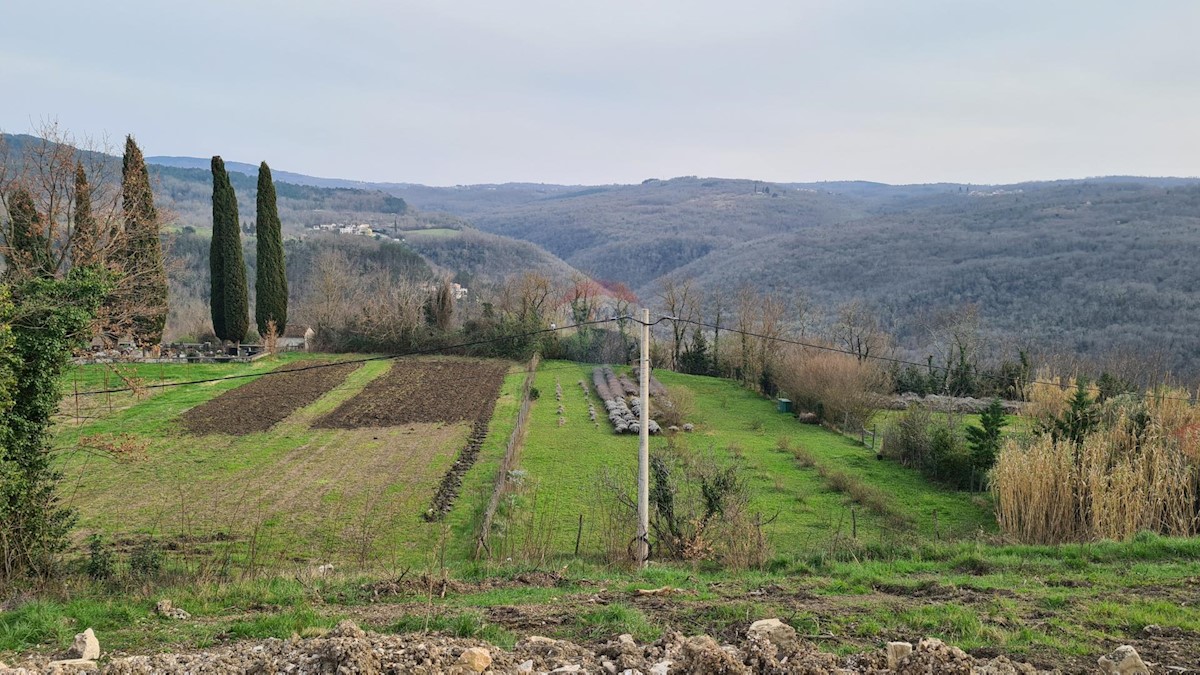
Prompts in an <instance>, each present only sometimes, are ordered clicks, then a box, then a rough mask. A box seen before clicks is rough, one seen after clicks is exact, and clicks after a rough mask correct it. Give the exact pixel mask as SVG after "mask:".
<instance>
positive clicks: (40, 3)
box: [0, 0, 1200, 185]
mask: <svg viewBox="0 0 1200 675" xmlns="http://www.w3.org/2000/svg"><path fill="white" fill-rule="evenodd" d="M1198 29H1200V2H1193V1H1191V0H1179V1H1161V2H1156V1H1153V0H1147V1H1145V2H1130V1H1128V0H1116V1H1107V0H1079V1H1074V2H1066V1H1061V2H1055V1H1053V0H1049V1H1047V0H1038V1H1034V2H1025V1H1014V0H1005V1H1003V2H1000V1H997V2H972V1H967V0H946V1H939V0H927V1H920V2H918V1H912V2H897V1H895V0H880V1H879V2H854V1H849V0H829V1H828V2H805V1H801V0H781V1H778V2H753V1H745V0H740V1H736V2H735V1H733V0H725V1H722V2H707V1H700V0H687V1H680V2H659V1H655V0H640V1H638V2H623V1H619V0H599V1H594V2H593V1H590V0H586V1H581V0H549V1H546V2H518V1H508V2H502V1H499V0H487V1H483V2H473V1H464V0H431V1H412V2H355V1H353V0H344V1H342V2H307V1H295V0H289V1H279V2H256V1H250V0H242V1H239V2H233V1H228V2H227V1H214V0H205V1H203V2H195V1H192V2H182V1H174V0H136V1H131V0H122V1H121V2H95V1H94V0H87V1H80V2H60V1H56V0H6V1H5V2H4V3H3V4H2V5H0V91H3V92H4V94H3V98H4V102H3V104H0V129H3V130H4V131H8V132H15V133H21V132H27V131H29V130H30V129H31V128H32V127H33V126H34V125H35V124H36V123H37V122H38V121H39V120H42V119H46V118H54V119H57V120H58V121H59V122H60V123H61V124H62V125H63V126H64V127H66V128H68V129H70V130H71V131H73V132H75V133H76V134H89V135H93V136H97V135H101V134H104V133H107V134H109V135H110V136H111V137H112V138H113V139H114V140H120V137H122V136H123V135H124V134H125V133H129V132H132V133H133V134H134V135H135V136H136V137H137V138H138V140H139V142H140V143H141V144H142V147H143V149H144V150H145V152H146V154H148V155H192V156H200V157H208V156H210V155H213V154H221V155H223V156H224V157H225V158H226V159H227V160H239V161H248V162H258V161H260V160H263V159H266V160H267V161H269V162H270V163H271V165H272V167H273V168H275V169H277V170H289V171H297V172H301V173H307V174H313V175H319V176H332V177H339V178H354V179H362V180H373V181H404V182H419V183H426V184H432V185H453V184H468V183H483V182H507V181H535V182H552V183H612V182H620V183H628V182H637V181H641V180H642V179H645V178H650V177H658V178H667V177H672V176H680V175H700V176H721V177H730V178H734V177H740V178H756V179H763V180H772V181H811V180H841V179H865V180H877V181H885V182H891V183H912V182H929V181H955V182H975V183H1004V182H1015V181H1020V180H1026V179H1046V178H1066V177H1084V176H1096V175H1110V174H1137V175H1185V176H1195V175H1200V116H1198V114H1197V111H1200V38H1197V36H1196V34H1197V32H1198Z"/></svg>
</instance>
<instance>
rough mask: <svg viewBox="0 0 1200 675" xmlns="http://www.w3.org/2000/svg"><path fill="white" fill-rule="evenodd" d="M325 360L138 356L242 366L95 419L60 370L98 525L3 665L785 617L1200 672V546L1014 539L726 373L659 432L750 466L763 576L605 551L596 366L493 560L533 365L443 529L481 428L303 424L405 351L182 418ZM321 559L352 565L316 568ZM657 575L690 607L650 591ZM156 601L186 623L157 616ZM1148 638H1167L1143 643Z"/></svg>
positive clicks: (696, 381)
mask: <svg viewBox="0 0 1200 675" xmlns="http://www.w3.org/2000/svg"><path fill="white" fill-rule="evenodd" d="M308 358H314V357H312V356H308V355H300V354H289V355H285V356H282V357H281V358H280V359H279V360H276V361H272V362H268V361H260V362H255V363H253V364H190V365H169V366H158V365H143V366H136V367H123V371H122V374H123V375H124V377H125V378H131V377H137V378H141V380H142V382H141V383H139V385H140V384H154V383H158V382H163V383H167V382H172V381H174V382H182V381H187V380H193V379H210V378H220V377H227V376H230V375H247V376H249V377H247V378H244V379H236V380H225V381H216V382H210V383H205V384H198V385H188V386H180V387H164V388H161V389H156V388H145V387H141V386H139V387H137V388H138V389H139V392H138V393H136V394H130V393H127V392H125V393H119V394H112V395H111V396H106V395H101V396H95V397H82V396H81V400H83V399H87V398H92V399H103V400H104V402H103V404H97V403H95V402H94V401H93V402H92V403H91V405H90V407H88V408H87V410H86V412H85V411H84V410H83V405H82V404H81V410H80V412H78V413H77V412H76V410H75V407H74V396H73V392H74V390H75V388H76V387H78V388H79V390H80V391H83V392H86V391H93V390H97V389H104V388H108V387H113V386H114V378H116V376H115V375H114V373H113V372H112V370H111V369H109V368H107V367H106V366H100V365H92V366H84V367H79V368H76V369H74V370H72V371H71V372H70V373H68V374H67V376H66V387H67V391H68V396H67V398H66V399H65V400H64V405H63V410H62V413H61V415H60V419H59V420H58V424H57V428H56V432H57V436H56V443H57V447H58V448H59V450H60V452H61V454H60V457H61V464H60V466H61V468H62V470H63V471H64V474H65V480H64V483H63V493H64V497H65V499H66V500H67V502H68V503H69V504H71V505H72V506H74V507H75V508H76V509H77V510H78V512H79V515H80V522H79V526H78V528H77V530H76V547H75V548H74V549H73V550H72V551H71V552H70V553H69V554H68V558H69V563H70V565H71V569H72V570H74V572H73V574H72V575H70V576H68V577H67V578H66V581H65V582H64V584H63V585H62V586H61V587H59V588H57V589H54V590H52V591H51V592H49V593H44V594H42V596H41V597H40V598H39V599H37V600H34V601H31V602H26V603H24V604H21V605H19V606H18V607H16V608H15V609H14V610H13V611H7V612H3V613H0V660H8V661H10V662H11V659H12V657H13V656H14V655H16V654H21V653H28V652H31V651H33V652H41V653H56V652H59V651H61V650H62V649H63V648H64V647H65V646H66V645H67V644H69V642H70V640H71V637H72V636H73V635H74V634H75V633H76V632H78V631H79V630H82V628H84V627H88V626H90V627H93V628H94V629H95V630H96V632H97V633H98V634H99V635H100V636H101V640H102V641H103V643H104V645H105V649H106V650H118V651H125V652H137V651H158V650H168V649H170V650H177V649H195V648H203V647H207V646H212V645H220V644H225V643H228V642H232V641H236V640H240V639H250V638H265V637H279V638H286V637H289V636H291V635H293V634H299V635H301V636H308V635H317V634H320V633H322V632H324V631H325V630H327V629H329V628H330V627H332V626H333V625H335V624H336V623H337V621H339V620H341V619H344V618H350V619H353V620H355V621H356V622H358V623H359V624H360V625H362V626H364V627H366V628H369V629H373V630H377V631H382V632H392V633H408V632H439V633H443V634H450V635H456V636H462V637H475V638H481V639H486V640H489V641H491V642H493V643H495V644H498V645H501V646H511V645H512V644H513V643H514V642H515V641H516V640H517V639H518V638H519V637H520V636H522V635H526V634H529V633H530V632H533V633H537V634H543V635H549V636H551V637H561V638H570V639H574V640H578V641H583V642H598V641H604V640H607V639H609V638H611V637H612V636H613V635H616V634H619V633H626V632H627V633H632V634H633V635H635V636H637V637H638V638H639V639H645V640H652V639H655V638H657V637H658V636H660V635H662V634H663V633H664V632H666V631H674V630H678V631H682V632H684V633H685V634H696V633H707V634H710V635H713V636H714V637H716V638H717V639H718V640H730V639H733V638H734V637H735V636H736V635H738V634H740V632H741V631H744V630H745V627H746V625H747V624H748V623H749V622H750V621H753V620H755V619H759V618H767V617H780V618H782V619H784V620H785V621H786V622H788V623H789V624H791V625H792V626H794V627H796V628H797V629H798V630H799V631H800V632H801V634H803V635H806V636H808V638H809V639H811V640H813V641H815V642H817V643H818V644H820V645H821V646H822V648H824V649H826V650H828V651H834V652H838V653H852V652H860V651H865V650H871V649H877V648H878V647H879V645H880V644H881V643H882V642H884V641H886V640H891V639H907V640H913V639H917V638H920V637H923V636H932V637H938V638H942V639H944V640H947V641H948V642H950V643H952V644H955V645H957V646H959V647H962V648H964V649H967V650H970V651H972V652H973V653H975V654H977V655H989V654H995V653H1000V652H1002V653H1005V654H1010V655H1015V656H1018V657H1021V658H1024V659H1027V660H1029V661H1030V662H1032V663H1034V664H1036V665H1038V666H1039V667H1043V668H1053V667H1058V668H1063V669H1066V670H1068V671H1085V670H1087V669H1089V668H1091V667H1093V666H1094V664H1095V662H1096V658H1097V657H1098V656H1099V655H1101V654H1105V653H1108V652H1109V651H1111V650H1112V648H1113V647H1115V646H1117V645H1119V644H1135V645H1136V646H1137V647H1138V649H1139V650H1140V651H1142V652H1143V655H1147V654H1149V655H1154V654H1160V655H1165V656H1161V658H1173V657H1171V654H1176V655H1179V654H1182V655H1183V658H1191V657H1193V656H1195V657H1197V658H1200V652H1197V651H1196V649H1195V648H1194V647H1189V646H1188V645H1189V644H1192V645H1194V644H1200V641H1196V642H1192V641H1191V640H1192V638H1193V637H1196V636H1200V606H1197V605H1196V603H1194V602H1193V600H1194V597H1195V592H1196V579H1197V578H1200V540H1196V539H1177V538H1168V537H1161V536H1157V535H1154V534H1150V533H1143V534H1140V535H1138V536H1137V537H1135V538H1134V539H1133V540H1132V541H1128V542H1124V543H1115V542H1096V543H1086V544H1066V545H1059V546H1027V545H1011V544H1008V543H1006V542H1005V541H1004V540H1003V538H1002V537H1001V536H1000V535H999V533H998V531H997V527H996V521H995V516H994V514H993V505H992V503H991V497H990V495H988V494H977V493H975V494H973V493H967V492H960V491H955V490H948V489H945V488H943V487H941V486H939V485H937V484H933V483H930V482H929V481H927V480H926V479H925V478H924V477H922V475H921V474H920V473H919V472H917V471H915V470H912V469H909V468H906V467H903V466H900V465H899V464H898V463H896V462H894V461H892V460H888V459H884V460H880V459H877V458H876V455H875V453H874V452H873V451H872V450H871V449H870V448H869V447H864V446H863V445H861V444H860V443H859V442H858V441H857V439H852V438H849V437H846V436H843V435H840V434H837V433H835V432H832V431H829V430H827V429H824V428H822V427H817V426H809V425H803V424H799V423H797V422H796V420H795V419H793V418H792V417H791V416H790V415H787V414H781V413H778V412H776V410H775V406H774V404H773V402H772V401H770V400H767V399H764V398H762V397H760V396H757V395H755V394H753V393H751V392H749V391H746V390H744V389H742V388H740V387H738V386H737V385H736V384H735V383H732V382H729V381H724V380H719V379H715V378H706V377H696V376H688V375H680V374H676V373H670V372H658V373H656V375H657V377H658V378H659V379H660V380H661V381H662V382H663V384H664V385H666V386H667V387H668V388H669V389H671V390H672V391H680V390H686V391H687V392H689V393H690V398H691V399H692V403H691V410H690V412H689V413H688V414H687V416H686V419H687V421H690V422H691V423H693V424H694V425H695V430H694V432H692V433H679V434H676V435H675V436H674V437H673V440H668V438H667V437H657V436H656V437H652V439H651V444H652V451H664V450H667V449H668V448H667V446H668V444H672V445H673V451H674V452H681V453H691V454H692V455H695V456H698V457H703V458H705V459H706V461H710V462H712V463H713V464H714V465H716V466H735V467H737V473H738V475H739V476H740V477H741V478H742V479H743V480H745V481H746V484H747V486H748V488H749V495H750V508H751V509H753V510H754V511H755V512H757V513H759V514H761V515H762V517H763V520H764V521H766V522H767V524H766V525H765V526H764V528H763V529H764V532H765V534H766V535H767V537H768V540H769V548H770V555H769V557H768V559H767V561H766V564H765V565H763V567H762V568H761V569H756V570H744V571H732V570H728V569H720V568H719V567H717V566H715V565H711V564H701V563H672V562H659V561H654V562H652V563H651V565H650V566H649V567H648V568H647V569H644V570H630V569H629V568H628V567H627V566H626V565H622V564H614V563H612V562H611V561H610V558H609V557H606V552H610V549H611V547H612V545H613V542H614V541H616V542H617V543H618V545H620V544H622V543H623V542H624V541H625V538H626V537H627V536H632V532H626V531H625V529H626V525H627V522H628V521H623V522H622V523H618V524H619V525H620V527H616V528H614V522H616V521H614V520H613V519H612V511H613V509H611V508H608V507H605V506H604V504H605V503H606V502H608V503H611V502H612V498H613V490H614V489H628V490H629V491H630V492H631V491H632V489H633V484H634V483H633V482H634V477H635V468H636V462H637V447H638V439H637V437H636V436H633V435H625V436H617V435H615V434H614V433H613V432H612V430H611V428H610V426H609V423H608V421H607V419H606V418H605V416H604V408H603V405H602V404H601V402H600V401H599V400H598V399H597V398H596V396H595V393H594V390H593V388H592V385H591V372H592V366H590V365H585V364H577V363H571V362H564V361H548V362H543V363H542V364H541V366H540V368H539V370H538V372H537V373H536V376H535V380H534V386H535V387H536V389H537V392H538V395H537V398H536V400H535V401H534V402H533V404H532V407H531V412H530V418H529V424H528V427H527V435H526V438H525V441H524V443H523V445H521V446H520V450H519V454H518V456H517V461H516V464H515V466H516V470H515V471H514V472H513V473H512V475H511V476H510V491H509V492H506V493H505V494H504V498H503V499H502V500H501V507H500V510H499V512H498V515H497V518H496V521H495V526H494V529H493V534H492V547H491V553H492V555H490V556H485V557H484V558H483V559H481V560H475V559H474V553H475V542H476V538H477V536H478V531H479V525H480V522H481V520H482V513H483V510H484V507H485V505H486V503H487V501H488V499H489V497H490V495H491V492H492V489H493V486H494V484H495V482H496V478H497V475H496V474H497V471H498V468H499V466H500V462H501V459H502V457H503V453H504V450H505V446H506V443H507V441H508V438H509V436H510V434H511V433H512V431H513V428H514V425H515V421H516V417H517V413H518V410H519V408H520V405H521V400H520V395H521V390H522V385H523V382H524V380H525V377H526V374H525V372H524V369H523V368H521V367H519V366H514V367H513V368H512V369H511V370H510V371H509V373H508V375H507V376H506V378H505V380H504V383H503V385H502V387H501V390H500V394H499V398H498V400H497V403H496V407H495V410H494V412H493V416H492V420H491V425H490V429H489V433H488V435H487V438H486V439H485V441H484V442H483V444H482V447H481V449H480V453H479V456H478V460H477V461H476V463H475V464H474V466H473V467H472V468H471V469H470V470H469V471H467V472H466V473H465V474H464V476H463V482H462V488H461V491H460V493H459V498H458V500H457V502H456V503H455V506H454V508H453V509H452V510H451V511H450V513H449V514H448V515H447V516H446V517H445V519H444V520H442V521H440V522H434V523H428V522H425V521H424V520H423V519H422V518H421V517H420V516H421V514H422V513H423V512H424V511H425V509H426V508H427V507H428V504H429V499H430V497H431V496H432V494H433V492H434V490H435V488H436V486H437V484H438V482H439V481H440V479H441V477H442V475H443V474H444V472H445V471H446V470H447V469H448V468H449V466H450V464H451V463H452V462H453V461H454V459H455V456H456V454H457V452H458V450H459V449H460V448H461V447H462V446H463V444H464V442H465V440H466V438H467V435H468V433H469V431H470V427H469V425H468V424H455V425H445V424H422V425H405V426H400V427H386V428H368V429H317V428H313V427H312V426H311V423H312V422H313V421H314V420H315V419H317V418H318V417H320V416H321V415H323V414H324V413H326V412H328V411H330V410H332V409H333V408H335V407H336V406H337V405H339V404H340V403H341V402H343V401H345V400H348V399H349V398H351V397H352V396H354V395H355V394H357V393H358V392H360V391H362V389H363V388H364V387H365V386H366V385H367V384H368V383H369V382H371V381H373V380H375V378H378V377H380V376H381V375H383V374H384V373H386V372H387V371H388V369H389V368H390V367H392V363H391V362H390V361H372V362H368V363H364V364H362V365H361V366H359V367H358V368H357V369H356V370H354V371H353V372H352V373H351V374H350V375H349V376H348V377H347V378H346V380H345V381H344V382H342V383H341V384H339V385H338V386H335V387H334V388H333V389H332V390H330V391H328V392H327V393H325V394H324V395H323V396H321V397H320V398H319V399H317V400H316V401H314V402H313V403H311V404H309V405H307V406H304V407H301V408H299V409H297V410H295V411H294V412H292V413H291V415H289V416H288V417H287V418H286V419H284V420H283V421H282V422H280V423H279V424H277V425H276V426H275V427H274V428H272V429H271V430H270V431H267V432H263V433H254V434H248V435H245V436H231V435H225V434H208V435H204V436H194V435H191V434H189V433H188V432H186V431H185V430H184V429H183V428H182V426H181V425H180V423H179V421H178V417H179V415H180V414H181V413H183V412H184V411H186V410H188V409H190V408H192V407H194V406H197V405H200V404H202V403H204V402H205V401H208V400H210V399H212V398H213V397H215V396H217V395H219V394H221V393H222V392H224V391H228V390H230V389H233V388H236V387H238V386H240V385H241V384H244V383H246V382H249V381H252V379H253V378H255V377H258V376H260V375H261V374H262V373H264V372H267V371H268V370H271V369H274V368H276V367H278V366H279V365H281V364H283V363H287V362H290V361H291V360H294V359H308ZM316 358H330V357H316ZM618 370H620V369H618ZM118 379H119V378H118ZM581 380H582V381H584V382H586V383H587V384H588V391H589V394H588V395H587V396H585V394H584V392H583V390H582V389H581V388H580V386H579V382H580V381H581ZM556 385H558V386H561V389H562V399H561V401H560V400H557V399H556V397H555V390H556ZM589 403H591V404H592V405H594V406H595V407H596V409H597V413H598V420H597V422H592V421H591V420H590V419H589V418H588V404H589ZM560 405H561V407H562V414H561V415H560V414H559V412H558V409H559V406H560ZM882 417H883V418H884V419H886V417H887V415H886V414H885V415H883V416H882ZM963 418H964V423H967V422H969V421H970V416H963ZM560 420H561V421H560ZM881 426H882V423H881ZM1010 429H1017V430H1019V429H1020V425H1019V424H1012V425H1010ZM113 448H119V449H121V453H117V455H116V456H114V452H113ZM614 486H616V487H615V488H614ZM935 513H936V514H937V515H936V517H935V515H934V514H935ZM935 522H936V525H935ZM92 533H101V534H103V535H104V536H105V539H106V541H108V542H111V543H112V544H114V548H113V553H114V555H115V561H116V565H117V567H118V569H117V574H116V575H115V576H114V577H113V578H112V579H110V580H108V581H104V582H92V581H89V580H88V579H87V578H86V576H85V575H84V574H83V570H84V569H85V561H86V560H87V555H88V554H87V548H86V542H85V539H86V537H87V536H88V535H91V534H92ZM149 538H153V541H155V542H157V544H158V545H159V546H161V547H162V549H163V553H164V557H165V562H164V565H163V569H162V571H161V572H160V573H157V574H156V575H154V576H151V577H147V576H144V575H143V576H139V575H138V574H137V573H135V571H134V570H133V568H132V566H131V562H132V560H133V558H132V556H133V553H134V552H135V551H136V550H137V548H138V547H139V546H140V545H143V543H144V542H145V541H147V540H149ZM577 541H578V549H579V554H578V555H576V553H575V551H576V545H577ZM329 562H332V563H335V570H336V571H334V572H317V571H316V565H319V564H322V563H329ZM531 577H532V579H533V580H532V581H531V580H530V578H531ZM445 584H448V585H445ZM664 586H668V587H671V588H672V589H674V593H673V594H672V595H671V596H669V597H661V596H643V595H640V594H639V593H637V591H638V590H639V589H650V588H660V587H664ZM380 589H382V590H380ZM161 598H170V599H171V600H172V601H173V602H174V603H175V605H177V606H180V607H183V608H184V609H186V610H187V611H188V612H191V613H192V615H193V620H191V621H171V620H168V619H163V618H160V617H157V616H156V615H155V614H154V612H153V607H154V603H155V602H156V601H157V600H158V599H161ZM1147 626H1150V627H1151V628H1147ZM1148 630H1154V631H1159V632H1158V633H1154V634H1153V635H1152V636H1150V637H1147V633H1146V632H1145V631H1148ZM1164 635H1165V636H1166V637H1161V636H1164ZM1155 636H1157V637H1155ZM1164 640H1165V641H1166V642H1164ZM1164 645H1166V646H1164ZM1156 649H1158V650H1159V651H1157V652H1156V651H1155V650H1156ZM1171 650H1174V651H1171ZM1189 650H1191V651H1189ZM1164 662H1165V661H1164ZM1168 665H1170V664H1168ZM1179 665H1186V664H1179Z"/></svg>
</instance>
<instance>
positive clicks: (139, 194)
mask: <svg viewBox="0 0 1200 675" xmlns="http://www.w3.org/2000/svg"><path fill="white" fill-rule="evenodd" d="M121 204H122V209H123V211H124V214H125V241H124V256H123V257H124V258H125V260H124V267H123V271H124V273H125V274H126V275H128V276H129V281H130V282H129V283H128V284H127V285H126V287H125V290H126V291H127V292H128V293H129V294H130V295H131V296H132V301H131V302H130V303H129V304H130V306H132V307H135V308H136V310H135V311H134V313H133V316H132V331H133V338H134V340H135V342H137V343H138V344H142V345H155V344H158V343H159V342H162V333H163V327H164V326H165V325H166V323H167V271H166V268H165V267H164V265H163V253H162V241H161V240H160V238H159V223H160V221H159V219H158V210H157V209H155V208H154V192H153V190H152V189H151V186H150V174H149V173H148V172H147V170H146V160H145V158H144V157H143V156H142V150H141V148H139V147H138V145H137V143H136V142H135V141H134V140H133V136H126V137H125V155H124V158H123V159H122V162H121ZM76 229H78V215H76Z"/></svg>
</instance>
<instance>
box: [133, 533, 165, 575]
mask: <svg viewBox="0 0 1200 675" xmlns="http://www.w3.org/2000/svg"><path fill="white" fill-rule="evenodd" d="M161 571H162V549H160V548H159V546H158V542H156V541H154V540H153V539H146V540H145V541H143V542H142V543H141V544H139V545H138V547H137V548H135V549H133V551H132V552H131V553H130V554H129V572H130V573H131V574H132V575H133V576H135V577H142V578H147V577H155V576H158V573H159V572H161Z"/></svg>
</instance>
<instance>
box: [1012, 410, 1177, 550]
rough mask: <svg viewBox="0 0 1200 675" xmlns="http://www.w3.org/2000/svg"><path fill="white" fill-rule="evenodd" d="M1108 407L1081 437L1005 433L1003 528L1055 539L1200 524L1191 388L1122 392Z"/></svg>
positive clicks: (1024, 536)
mask: <svg viewBox="0 0 1200 675" xmlns="http://www.w3.org/2000/svg"><path fill="white" fill-rule="evenodd" d="M1049 398H1050V397H1049V396H1047V397H1045V398H1043V401H1046V400H1048V399H1049ZM1179 398H1182V399H1184V400H1182V401H1180V400H1176V399H1179ZM1103 413H1104V414H1103V418H1104V419H1103V423H1102V424H1101V426H1100V427H1099V428H1098V429H1096V430H1094V431H1092V432H1091V433H1089V434H1087V435H1086V436H1085V437H1084V438H1083V440H1082V442H1081V443H1079V444H1075V443H1072V442H1070V441H1068V440H1059V441H1058V442H1055V441H1054V439H1052V438H1051V437H1050V436H1049V435H1042V436H1037V437H1034V438H1032V439H1028V440H1024V441H1022V440H1019V439H1009V440H1008V441H1007V442H1006V444H1005V446H1004V448H1003V450H1002V451H1001V453H1000V458H999V460H998V461H997V463H996V468H995V469H994V471H993V473H992V486H993V490H994V491H995V494H996V505H997V520H998V521H999V523H1000V527H1001V529H1002V530H1003V531H1004V532H1005V533H1006V534H1008V535H1010V536H1012V537H1014V538H1016V539H1018V540H1020V541H1022V542H1027V543H1039V544H1055V543H1061V542H1070V541H1093V540H1098V539H1115V540H1123V539H1129V538H1131V537H1133V536H1134V535H1135V534H1137V533H1138V532H1140V531H1142V530H1148V531H1152V532H1157V533H1159V534H1164V535H1173V536H1192V535H1194V534H1197V533H1198V532H1200V517H1198V513H1197V495H1198V494H1200V467H1198V465H1197V462H1196V458H1197V440H1198V439H1200V435H1198V434H1196V433H1194V432H1193V430H1194V429H1197V428H1200V426H1198V425H1200V410H1198V409H1197V408H1196V407H1195V406H1192V405H1191V404H1190V403H1189V402H1188V401H1187V400H1186V392H1183V394H1182V396H1181V395H1180V392H1166V391H1162V392H1152V393H1150V394H1148V395H1147V396H1146V398H1145V400H1144V402H1143V401H1140V400H1138V399H1137V398H1134V397H1122V398H1120V399H1116V400H1114V401H1111V402H1109V403H1108V404H1107V405H1106V406H1105V410H1104V411H1103Z"/></svg>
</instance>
